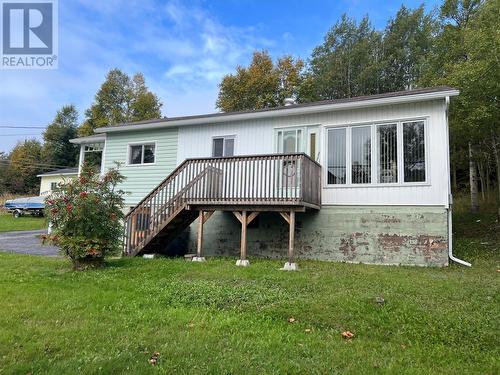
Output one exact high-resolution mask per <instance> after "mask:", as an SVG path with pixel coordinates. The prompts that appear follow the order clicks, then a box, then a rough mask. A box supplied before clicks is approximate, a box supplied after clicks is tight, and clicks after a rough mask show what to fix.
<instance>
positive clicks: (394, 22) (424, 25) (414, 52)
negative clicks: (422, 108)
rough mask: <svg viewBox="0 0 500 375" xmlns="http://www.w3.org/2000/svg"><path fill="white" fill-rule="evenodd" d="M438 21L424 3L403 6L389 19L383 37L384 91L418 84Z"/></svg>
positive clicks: (403, 88) (412, 86) (405, 88)
mask: <svg viewBox="0 0 500 375" xmlns="http://www.w3.org/2000/svg"><path fill="white" fill-rule="evenodd" d="M437 31H438V24H437V22H436V20H435V19H434V17H433V16H432V15H431V14H425V10H424V6H423V5H421V6H420V7H418V8H417V9H415V10H411V9H408V8H406V7H405V6H404V5H403V6H401V8H400V9H399V11H398V13H397V14H396V17H395V18H394V19H391V20H389V22H388V24H387V27H386V29H385V32H384V37H383V63H382V72H381V73H382V87H381V91H382V92H391V91H399V90H408V89H411V88H414V87H415V86H416V85H417V82H418V80H419V79H420V77H421V76H422V73H423V71H424V70H425V67H426V64H427V61H428V59H427V56H428V54H429V53H430V51H431V49H432V47H433V41H434V36H435V34H436V33H437Z"/></svg>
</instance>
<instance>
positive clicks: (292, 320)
mask: <svg viewBox="0 0 500 375" xmlns="http://www.w3.org/2000/svg"><path fill="white" fill-rule="evenodd" d="M295 322H297V320H296V319H295V318H294V317H293V316H291V317H289V318H288V323H295Z"/></svg>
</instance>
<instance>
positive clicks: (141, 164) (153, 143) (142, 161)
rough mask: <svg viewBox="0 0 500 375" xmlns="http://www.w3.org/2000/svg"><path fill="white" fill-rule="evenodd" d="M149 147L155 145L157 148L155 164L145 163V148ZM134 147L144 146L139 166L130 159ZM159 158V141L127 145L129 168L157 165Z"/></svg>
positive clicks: (127, 163)
mask: <svg viewBox="0 0 500 375" xmlns="http://www.w3.org/2000/svg"><path fill="white" fill-rule="evenodd" d="M149 145H154V147H155V152H154V158H155V161H154V162H153V163H144V146H149ZM133 146H142V150H141V162H140V163H137V164H133V163H131V162H130V157H131V151H132V147H133ZM157 156H158V142H157V141H141V142H132V143H128V144H127V161H126V163H125V165H126V166H127V167H145V166H146V167H147V166H152V165H156V162H157Z"/></svg>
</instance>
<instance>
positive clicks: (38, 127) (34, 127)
mask: <svg viewBox="0 0 500 375" xmlns="http://www.w3.org/2000/svg"><path fill="white" fill-rule="evenodd" d="M0 128H8V129H45V128H47V127H46V126H13V125H0Z"/></svg>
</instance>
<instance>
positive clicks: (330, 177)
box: [326, 120, 427, 185]
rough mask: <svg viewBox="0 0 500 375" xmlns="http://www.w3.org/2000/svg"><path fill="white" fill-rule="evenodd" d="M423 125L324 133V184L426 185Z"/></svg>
mask: <svg viewBox="0 0 500 375" xmlns="http://www.w3.org/2000/svg"><path fill="white" fill-rule="evenodd" d="M425 131H426V130H425V122H424V121H423V120H417V121H401V122H391V123H382V124H369V125H353V126H347V127H338V128H335V127H332V128H329V129H328V130H327V160H326V162H327V177H326V179H327V184H328V185H374V184H406V183H425V182H427V171H426V167H427V160H426V135H425Z"/></svg>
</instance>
